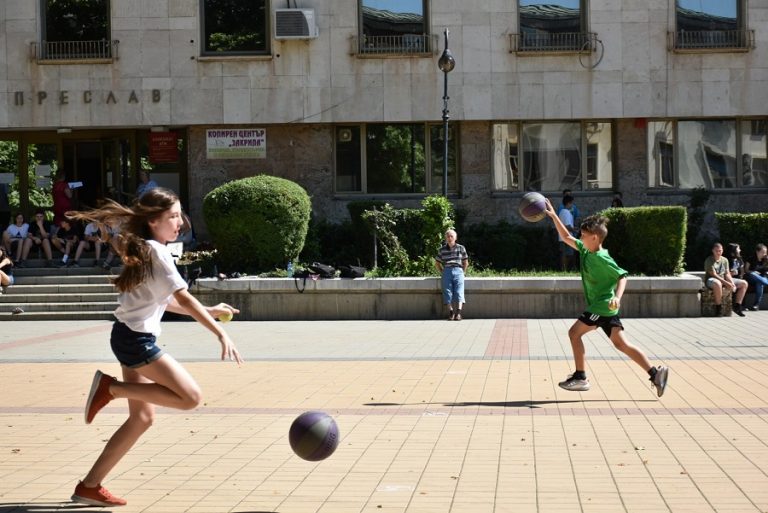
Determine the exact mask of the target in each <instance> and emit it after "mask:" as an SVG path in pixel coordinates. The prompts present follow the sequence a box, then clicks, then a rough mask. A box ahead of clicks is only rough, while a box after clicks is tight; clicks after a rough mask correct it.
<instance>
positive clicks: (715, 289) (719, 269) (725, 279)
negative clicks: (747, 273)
mask: <svg viewBox="0 0 768 513" xmlns="http://www.w3.org/2000/svg"><path fill="white" fill-rule="evenodd" d="M704 272H705V273H706V278H707V281H706V284H707V288H708V289H710V290H711V291H712V298H713V299H714V301H715V315H716V316H719V315H721V314H722V311H723V287H725V288H728V289H730V290H731V291H732V293H733V311H734V312H736V315H738V316H740V317H744V312H743V311H742V308H741V302H742V301H743V300H744V296H745V295H746V293H747V282H746V281H744V280H741V279H738V278H736V279H734V278H733V277H732V276H731V271H730V266H729V265H728V259H727V258H725V257H724V256H723V245H722V244H720V243H719V242H716V243H715V244H714V245H713V246H712V254H711V255H710V256H708V257H707V259H706V260H705V261H704Z"/></svg>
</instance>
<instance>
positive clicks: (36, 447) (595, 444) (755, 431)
mask: <svg viewBox="0 0 768 513" xmlns="http://www.w3.org/2000/svg"><path fill="white" fill-rule="evenodd" d="M467 313H468V315H469V312H467ZM572 322H573V321H572V319H496V320H494V319H483V320H473V319H465V320H464V321H462V322H448V321H437V320H432V321H391V322H382V321H360V322H342V321H336V322H320V321H318V322H237V321H234V322H231V323H229V324H228V325H227V330H228V331H229V333H230V334H231V335H232V338H233V339H234V340H235V342H236V343H237V345H238V347H239V349H240V350H241V352H242V353H243V356H244V357H245V359H246V360H247V361H246V363H245V364H243V365H242V366H241V367H238V366H237V365H236V364H233V363H231V362H220V361H217V357H218V351H219V346H218V342H217V341H216V340H215V338H214V337H213V336H212V335H210V334H209V333H208V332H207V331H205V330H204V328H202V327H201V326H200V325H198V324H197V323H192V322H171V323H165V324H164V327H163V329H164V332H163V334H162V335H161V337H160V344H161V346H162V347H164V348H165V349H166V350H167V351H168V352H169V353H171V354H172V355H174V356H175V357H176V358H177V359H179V360H181V361H182V362H185V365H186V367H187V368H188V369H189V370H190V371H191V373H192V374H193V376H195V378H196V379H197V380H198V381H199V383H200V384H201V386H202V388H203V392H204V394H205V398H204V403H203V405H202V406H201V407H200V408H198V409H197V410H194V411H185V412H177V411H171V410H167V409H160V410H159V414H158V415H157V419H156V421H155V425H154V426H153V427H152V428H151V429H150V431H149V432H148V433H147V434H146V435H145V437H144V438H143V439H141V440H140V441H139V443H138V444H137V445H136V447H134V449H133V450H132V451H131V452H130V453H129V454H128V456H127V457H126V458H124V459H123V461H122V462H121V463H120V464H119V465H118V466H117V468H116V469H115V470H114V472H113V473H112V474H111V475H110V476H109V478H108V479H107V481H106V482H105V483H104V485H105V486H106V487H107V488H109V489H110V491H112V492H113V493H115V494H116V495H118V496H122V497H125V498H126V499H127V500H128V506H126V507H124V508H116V510H118V511H124V512H126V513H129V512H140V511H142V512H151V513H165V512H168V513H171V512H201V513H218V512H240V513H266V512H279V513H314V512H318V513H319V512H322V513H353V512H377V513H387V512H408V513H447V512H451V513H486V512H487V513H491V512H495V513H501V512H515V513H523V512H557V513H564V512H566V513H570V512H605V513H614V512H630V511H631V512H642V513H652V512H696V513H704V512H762V513H766V512H768V312H750V313H748V315H747V317H746V318H744V319H742V318H738V317H731V318H686V319H626V320H625V326H626V328H627V335H628V337H629V338H630V340H631V341H633V342H635V343H636V344H637V345H639V346H640V347H642V348H643V349H644V350H645V351H646V352H647V354H648V355H649V357H650V358H651V360H652V362H653V363H654V364H658V363H664V364H666V365H669V367H670V368H671V374H670V382H669V387H668V389H667V392H666V394H665V395H664V397H663V398H661V399H659V398H657V397H656V394H655V392H654V391H653V390H652V388H651V386H650V383H649V382H648V381H647V376H646V375H645V374H644V373H643V372H642V370H641V369H639V368H638V367H637V366H636V365H635V364H634V363H632V362H631V361H629V360H628V359H627V358H625V357H623V355H621V354H620V353H618V352H617V351H616V350H615V349H614V348H613V346H612V344H611V343H610V342H609V341H608V339H607V338H606V337H605V336H604V335H603V334H602V332H600V333H598V332H594V333H592V334H590V335H589V336H588V337H587V339H586V342H587V355H588V358H589V360H588V369H587V372H588V374H589V377H590V381H591V382H592V390H590V391H589V392H584V393H578V392H567V391H564V390H561V389H559V388H558V387H557V382H558V381H560V380H562V379H564V378H565V377H566V376H567V374H568V373H569V372H571V371H572V370H573V368H572V367H573V365H572V360H571V350H570V343H569V342H568V339H567V331H568V327H569V326H570V324H571V323H572ZM110 327H111V324H110V323H109V322H107V321H84V322H41V321H38V322H28V321H27V322H25V321H18V322H4V323H2V324H0V512H2V513H6V512H8V513H10V512H14V513H16V512H19V513H23V512H30V513H32V512H34V513H43V512H48V511H69V510H75V511H78V512H81V511H82V512H85V511H103V510H104V509H102V508H90V507H86V506H81V505H76V504H73V503H71V502H70V501H69V497H70V495H71V494H72V491H73V489H74V486H75V484H76V483H77V480H78V479H81V478H82V477H83V476H84V474H85V473H86V471H87V470H88V468H89V467H90V465H91V463H92V462H93V461H94V459H95V458H96V456H97V455H98V453H99V452H100V450H101V449H102V447H103V445H104V443H105V441H106V439H107V438H108V437H109V436H110V435H111V434H112V432H113V431H114V430H115V429H116V428H117V426H119V425H120V424H121V423H122V421H123V420H124V419H125V416H126V413H127V408H126V404H125V402H124V401H119V400H118V401H115V402H114V403H112V404H110V405H109V406H108V407H107V408H106V409H104V410H103V411H102V412H101V413H100V414H99V415H98V416H97V417H96V419H95V421H94V423H93V424H91V425H85V423H84V421H83V405H84V402H85V395H86V393H87V391H88V387H89V385H90V382H91V378H92V376H93V373H94V371H95V370H96V369H101V370H102V371H104V372H107V373H111V374H119V367H118V365H117V364H116V363H115V360H114V358H113V356H112V354H111V351H110V349H109V343H108V337H109V330H110ZM306 410H323V411H326V412H328V413H329V414H331V415H333V417H334V418H335V419H336V421H337V423H338V425H339V429H340V432H341V442H340V444H339V447H338V449H337V451H336V453H335V454H334V455H332V456H331V457H330V458H328V459H327V460H325V461H322V462H318V463H311V462H306V461H304V460H301V459H299V458H298V457H297V456H295V455H294V454H293V453H292V452H291V449H290V447H289V445H288V436H287V434H288V428H289V426H290V424H291V422H292V421H293V419H294V418H295V417H296V416H297V415H298V414H299V413H301V412H303V411H306Z"/></svg>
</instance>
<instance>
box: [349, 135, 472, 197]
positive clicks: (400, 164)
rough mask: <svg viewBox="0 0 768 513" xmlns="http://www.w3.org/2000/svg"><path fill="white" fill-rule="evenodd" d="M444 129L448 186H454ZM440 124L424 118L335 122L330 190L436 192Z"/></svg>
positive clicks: (452, 152) (452, 153) (452, 150)
mask: <svg viewBox="0 0 768 513" xmlns="http://www.w3.org/2000/svg"><path fill="white" fill-rule="evenodd" d="M453 134H454V127H450V128H449V130H448V143H449V144H448V191H449V192H456V191H457V190H458V180H457V173H456V154H457V141H456V137H454V136H453ZM442 176H443V127H442V126H441V125H430V124H424V123H408V124H368V125H362V126H361V125H351V126H337V127H336V192H338V193H362V194H419V195H424V194H430V193H437V192H441V191H442Z"/></svg>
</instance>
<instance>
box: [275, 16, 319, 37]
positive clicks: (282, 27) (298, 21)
mask: <svg viewBox="0 0 768 513" xmlns="http://www.w3.org/2000/svg"><path fill="white" fill-rule="evenodd" d="M317 36H318V32H317V25H315V10H314V9H275V39H314V38H316V37H317Z"/></svg>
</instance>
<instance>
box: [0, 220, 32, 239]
mask: <svg viewBox="0 0 768 513" xmlns="http://www.w3.org/2000/svg"><path fill="white" fill-rule="evenodd" d="M5 231H7V232H8V235H10V236H11V238H12V239H26V238H27V233H28V232H29V225H28V224H27V223H24V224H22V225H21V226H19V225H17V224H15V223H14V224H11V225H8V228H6V229H5Z"/></svg>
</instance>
